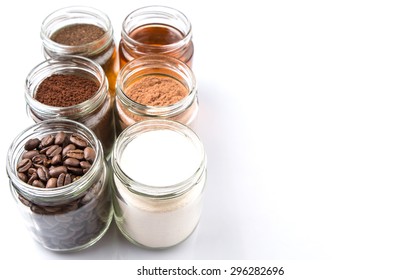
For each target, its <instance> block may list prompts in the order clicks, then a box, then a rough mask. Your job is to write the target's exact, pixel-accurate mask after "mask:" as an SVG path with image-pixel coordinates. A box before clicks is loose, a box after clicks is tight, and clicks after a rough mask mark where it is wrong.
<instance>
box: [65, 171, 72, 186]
mask: <svg viewBox="0 0 420 280" xmlns="http://www.w3.org/2000/svg"><path fill="white" fill-rule="evenodd" d="M71 182H72V179H71V176H70V174H66V176H64V186H65V185H68V184H71Z"/></svg>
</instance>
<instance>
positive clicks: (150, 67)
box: [115, 55, 197, 118]
mask: <svg viewBox="0 0 420 280" xmlns="http://www.w3.org/2000/svg"><path fill="white" fill-rule="evenodd" d="M147 75H162V76H169V77H171V78H174V79H175V80H177V81H178V82H180V83H181V84H183V85H184V86H185V87H186V88H187V90H188V94H187V96H185V97H184V98H183V99H181V100H179V101H178V102H176V103H174V104H172V105H168V106H149V105H144V104H140V103H137V102H135V101H133V100H132V99H131V98H130V97H128V95H127V94H126V92H125V89H126V88H127V86H128V85H130V84H132V83H133V82H134V81H136V80H138V79H139V78H141V77H144V76H147ZM115 92H116V95H117V97H118V99H119V101H120V102H121V103H122V104H124V106H125V107H126V108H127V109H128V110H129V111H130V112H131V113H134V114H141V115H144V116H159V117H165V118H167V117H171V116H174V115H177V114H179V113H181V112H182V111H183V110H185V108H187V107H188V106H190V105H191V104H192V103H193V101H194V99H195V98H196V96H197V81H196V78H195V75H194V73H193V71H192V70H191V68H190V67H189V66H188V65H187V64H185V63H184V62H182V61H180V60H179V59H177V58H174V57H168V56H165V55H149V56H147V57H143V58H136V59H134V60H132V61H130V62H129V63H127V64H126V65H124V67H123V68H122V69H121V70H120V72H119V74H118V77H117V82H116V91H115Z"/></svg>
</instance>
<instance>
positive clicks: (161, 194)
mask: <svg viewBox="0 0 420 280" xmlns="http://www.w3.org/2000/svg"><path fill="white" fill-rule="evenodd" d="M154 130H172V131H175V132H177V133H181V134H182V135H183V136H185V137H187V138H188V139H189V140H190V141H191V143H192V144H193V145H194V147H195V148H196V150H197V152H198V153H199V158H200V161H199V163H198V165H197V167H196V168H195V171H194V172H193V174H191V176H190V177H188V178H187V179H185V180H183V181H181V182H177V183H175V184H171V185H166V186H161V185H159V186H158V185H150V184H145V183H142V182H138V181H136V180H134V179H132V178H131V177H130V176H129V175H127V174H126V173H125V172H124V171H123V170H122V168H121V166H120V159H121V156H122V154H123V152H124V150H125V148H126V147H127V145H128V144H129V143H130V142H131V141H132V140H134V139H135V138H136V137H137V136H138V135H139V134H142V133H145V132H149V131H154ZM206 164H207V156H206V153H205V151H204V146H203V144H202V142H201V141H200V139H199V137H198V136H197V134H196V133H195V132H194V131H193V130H192V129H190V128H188V127H187V126H185V125H183V124H181V123H179V122H176V121H172V120H145V121H141V122H137V123H135V124H133V125H131V126H129V127H127V128H126V129H125V130H124V131H123V132H122V133H121V134H120V136H119V137H118V138H117V140H116V142H115V145H114V149H113V151H112V156H111V166H112V169H113V171H114V175H115V176H116V177H117V178H118V180H120V181H121V182H124V185H125V186H126V187H127V188H128V189H129V190H130V191H131V192H133V193H137V194H140V195H143V196H148V197H151V198H155V199H168V198H174V197H177V196H180V195H182V194H184V193H185V192H187V191H188V190H189V189H191V188H192V187H193V186H194V185H195V184H196V182H198V181H200V178H201V177H202V176H205V174H206Z"/></svg>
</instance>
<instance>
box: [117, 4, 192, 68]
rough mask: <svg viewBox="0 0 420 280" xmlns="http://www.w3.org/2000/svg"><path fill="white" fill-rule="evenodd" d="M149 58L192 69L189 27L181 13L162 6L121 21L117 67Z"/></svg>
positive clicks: (137, 11) (137, 13)
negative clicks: (171, 60) (164, 57)
mask: <svg viewBox="0 0 420 280" xmlns="http://www.w3.org/2000/svg"><path fill="white" fill-rule="evenodd" d="M150 54H164V55H169V56H173V57H175V58H178V59H179V60H181V61H183V62H184V63H186V64H188V65H189V66H190V67H191V66H192V61H193V55H194V45H193V41H192V27H191V23H190V21H189V19H188V18H187V17H186V16H185V15H184V14H183V13H181V12H180V11H178V10H176V9H174V8H170V7H165V6H147V7H143V8H140V9H137V10H135V11H133V12H131V13H130V14H129V15H128V16H127V17H126V18H125V20H124V21H123V24H122V30H121V40H120V45H119V59H120V67H123V66H124V65H125V64H126V63H127V62H129V61H130V60H133V59H135V58H138V57H143V56H145V55H150Z"/></svg>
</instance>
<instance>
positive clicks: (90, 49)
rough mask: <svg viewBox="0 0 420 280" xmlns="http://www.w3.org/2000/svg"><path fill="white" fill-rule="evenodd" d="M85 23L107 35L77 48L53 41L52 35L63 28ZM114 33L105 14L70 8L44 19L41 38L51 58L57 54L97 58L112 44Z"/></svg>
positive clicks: (86, 8) (82, 8) (77, 7)
mask: <svg viewBox="0 0 420 280" xmlns="http://www.w3.org/2000/svg"><path fill="white" fill-rule="evenodd" d="M84 23H86V24H92V25H96V26H98V27H100V28H102V29H103V30H104V31H105V33H104V34H103V35H102V36H101V37H100V38H98V39H96V40H94V41H92V42H89V43H86V44H83V45H77V46H70V45H64V44H60V43H57V42H55V41H53V40H52V39H51V35H53V34H54V33H55V32H56V31H58V30H60V29H61V28H63V27H66V26H69V25H73V24H84ZM113 32H114V31H113V28H112V24H111V20H110V19H109V17H108V16H107V15H106V14H105V13H103V12H101V11H99V10H97V9H94V8H91V7H87V6H69V7H66V8H62V9H58V10H56V11H54V12H52V13H51V14H49V15H48V16H47V17H46V18H45V19H44V21H43V22H42V25H41V32H40V36H41V40H42V43H43V46H44V51H45V52H47V53H48V54H49V55H50V56H51V57H54V56H55V55H54V53H55V52H59V53H60V55H62V54H64V55H82V56H95V55H96V54H99V53H102V52H103V51H104V50H105V49H107V48H108V47H109V46H110V45H111V44H112V42H113Z"/></svg>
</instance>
